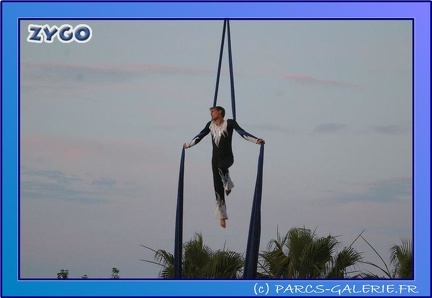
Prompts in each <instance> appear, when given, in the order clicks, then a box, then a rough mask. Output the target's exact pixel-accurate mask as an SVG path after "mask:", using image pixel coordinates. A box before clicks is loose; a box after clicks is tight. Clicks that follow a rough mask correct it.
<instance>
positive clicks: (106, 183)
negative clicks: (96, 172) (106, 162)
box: [91, 178, 116, 187]
mask: <svg viewBox="0 0 432 298" xmlns="http://www.w3.org/2000/svg"><path fill="white" fill-rule="evenodd" d="M91 185H96V186H103V187H112V186H114V185H116V181H115V180H114V179H109V178H103V179H99V180H93V181H92V182H91Z"/></svg>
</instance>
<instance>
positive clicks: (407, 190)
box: [331, 177, 413, 203]
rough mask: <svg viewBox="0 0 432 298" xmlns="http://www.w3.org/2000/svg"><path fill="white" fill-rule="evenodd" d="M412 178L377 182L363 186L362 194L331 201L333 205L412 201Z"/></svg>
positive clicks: (336, 198) (343, 195)
mask: <svg viewBox="0 0 432 298" xmlns="http://www.w3.org/2000/svg"><path fill="white" fill-rule="evenodd" d="M412 186H413V184H412V178H410V177H398V178H392V179H386V180H379V181H376V182H374V183H370V184H368V185H366V186H365V190H364V191H363V192H356V193H346V194H342V195H339V196H336V197H333V198H332V199H331V201H332V202H334V203H350V202H366V201H367V202H380V203H390V202H392V203H395V202H397V203H402V202H407V201H408V200H412V195H413V191H412Z"/></svg>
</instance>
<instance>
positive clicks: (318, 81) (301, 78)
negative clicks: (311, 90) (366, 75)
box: [280, 73, 357, 88]
mask: <svg viewBox="0 0 432 298" xmlns="http://www.w3.org/2000/svg"><path fill="white" fill-rule="evenodd" d="M280 77H281V78H283V79H287V80H289V81H292V82H296V83H301V84H309V85H327V86H336V87H345V88H353V87H357V86H356V85H355V84H353V83H350V82H346V81H341V80H335V79H324V78H317V77H314V76H311V75H307V74H303V73H282V74H280Z"/></svg>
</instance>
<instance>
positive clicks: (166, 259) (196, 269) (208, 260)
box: [142, 233, 244, 278]
mask: <svg viewBox="0 0 432 298" xmlns="http://www.w3.org/2000/svg"><path fill="white" fill-rule="evenodd" d="M142 246H143V247H145V248H147V249H150V250H152V251H154V252H155V260H156V261H155V262H153V261H148V260H143V261H146V262H149V263H153V264H157V265H159V266H161V267H162V270H161V272H160V273H159V277H162V278H174V256H173V255H172V254H171V253H169V252H167V251H165V250H163V249H159V250H157V251H156V250H154V249H152V248H149V247H147V246H144V245H142ZM243 265H244V259H243V256H242V255H241V254H239V253H236V252H233V251H229V250H225V249H224V250H217V251H213V250H212V249H211V248H210V247H208V246H207V245H204V241H203V237H202V235H201V234H198V233H197V234H195V237H194V238H193V239H191V240H190V241H188V242H186V243H184V244H183V256H182V268H183V269H182V275H183V278H237V277H239V276H240V273H241V270H242V268H243Z"/></svg>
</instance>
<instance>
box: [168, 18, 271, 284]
mask: <svg viewBox="0 0 432 298" xmlns="http://www.w3.org/2000/svg"><path fill="white" fill-rule="evenodd" d="M226 31H228V34H227V35H228V58H229V69H230V84H231V106H232V116H233V119H234V120H236V108H235V92H234V71H233V63H232V51H231V33H230V26H229V20H225V21H224V26H223V31H222V41H221V47H220V53H219V63H218V70H217V76H216V88H215V94H214V101H213V106H214V107H215V106H216V105H217V96H218V90H219V78H220V73H221V65H222V56H223V49H224V41H225V32H226ZM184 160H185V149H183V150H182V154H181V160H180V173H179V182H178V193H177V211H176V223H175V243H174V277H175V278H182V245H183V239H182V237H183V185H184ZM263 161H264V145H261V149H260V155H259V159H258V172H257V180H256V184H255V194H254V199H253V205H252V213H251V219H250V226H249V236H248V243H247V248H246V260H245V268H244V273H243V278H255V277H256V271H257V264H258V254H259V243H260V237H261V195H262V177H263Z"/></svg>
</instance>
